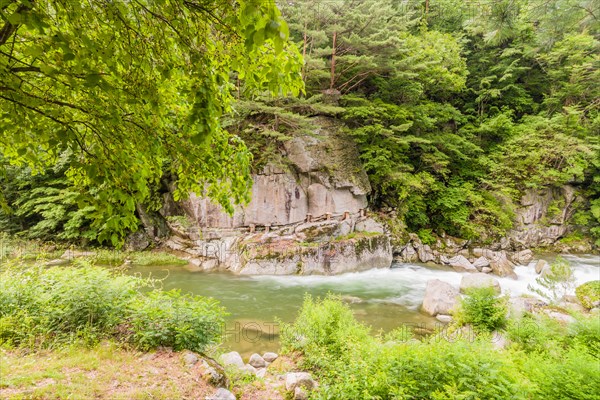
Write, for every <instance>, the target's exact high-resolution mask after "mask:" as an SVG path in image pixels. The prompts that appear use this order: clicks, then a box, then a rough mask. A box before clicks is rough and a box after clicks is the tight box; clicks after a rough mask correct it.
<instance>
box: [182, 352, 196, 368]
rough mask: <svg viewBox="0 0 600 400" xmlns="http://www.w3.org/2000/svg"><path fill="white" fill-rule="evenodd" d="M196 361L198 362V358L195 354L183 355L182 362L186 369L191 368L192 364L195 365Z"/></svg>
mask: <svg viewBox="0 0 600 400" xmlns="http://www.w3.org/2000/svg"><path fill="white" fill-rule="evenodd" d="M198 360H199V358H198V356H197V355H196V354H194V353H192V352H191V351H186V352H185V353H184V354H183V362H184V363H185V365H187V366H188V367H191V366H193V365H194V364H196V363H197V362H198Z"/></svg>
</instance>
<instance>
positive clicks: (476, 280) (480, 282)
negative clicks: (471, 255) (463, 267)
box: [460, 272, 501, 294]
mask: <svg viewBox="0 0 600 400" xmlns="http://www.w3.org/2000/svg"><path fill="white" fill-rule="evenodd" d="M484 287H491V288H494V291H495V292H496V293H497V294H500V292H501V289H500V282H498V280H497V279H495V278H493V277H491V276H489V275H487V274H483V273H480V272H478V273H476V274H469V275H464V276H463V277H462V280H461V281H460V292H461V293H466V292H467V291H468V290H469V289H472V288H484Z"/></svg>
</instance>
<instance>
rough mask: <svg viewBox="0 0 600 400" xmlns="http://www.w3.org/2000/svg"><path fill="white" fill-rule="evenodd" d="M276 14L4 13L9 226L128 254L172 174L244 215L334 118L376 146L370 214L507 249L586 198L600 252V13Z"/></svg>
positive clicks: (1, 174)
mask: <svg viewBox="0 0 600 400" xmlns="http://www.w3.org/2000/svg"><path fill="white" fill-rule="evenodd" d="M69 4H70V3H69ZM279 8H280V9H281V12H280V11H279V10H278V9H277V7H275V6H274V4H273V3H269V2H263V1H255V0H239V1H235V2H221V1H219V0H210V1H208V2H196V1H183V0H178V1H174V2H166V3H165V2H152V1H135V2H127V3H123V4H120V3H119V4H112V3H111V4H110V5H107V6H106V7H105V6H104V5H103V3H97V2H88V3H85V4H81V5H67V4H66V3H60V2H59V3H55V2H50V1H36V2H30V1H26V0H12V1H8V2H6V6H5V7H3V8H2V9H1V10H0V13H1V15H2V17H3V20H4V21H5V25H4V28H3V29H2V36H1V41H0V46H1V49H2V52H0V79H1V81H0V87H1V91H0V94H1V96H0V104H2V107H3V114H2V119H0V124H1V125H2V129H1V130H0V131H1V132H2V134H1V135H0V145H1V146H2V149H1V150H2V153H3V157H4V158H3V159H1V160H0V186H1V187H2V194H3V195H4V196H3V197H4V200H5V201H4V203H5V204H4V207H3V211H0V227H1V228H2V229H4V230H6V229H11V230H13V231H14V230H19V231H22V232H25V235H27V236H30V237H43V236H44V235H60V237H62V238H64V239H69V240H72V239H78V238H84V239H92V240H97V241H103V240H112V241H113V243H119V241H120V239H121V238H122V237H123V235H124V234H126V233H127V231H129V230H134V229H135V228H136V227H137V224H138V220H137V219H136V218H135V215H136V212H137V213H138V214H139V213H140V207H137V206H138V205H140V204H141V205H143V206H144V207H145V209H146V210H150V211H152V210H158V209H159V208H160V201H161V196H160V194H162V193H163V191H164V190H165V188H164V186H165V184H164V181H165V178H166V180H167V181H168V182H169V183H170V184H171V186H170V190H171V191H174V192H175V197H176V198H180V197H183V196H185V195H186V194H187V193H188V192H189V191H190V190H194V191H196V192H197V193H205V194H207V195H209V196H210V197H212V198H213V199H215V200H216V201H217V202H218V203H220V204H222V205H223V206H225V208H226V209H227V210H231V203H236V202H242V201H244V200H245V199H246V196H247V193H248V192H247V189H248V178H249V173H250V171H251V170H252V168H254V170H255V171H257V170H261V168H262V166H264V164H265V163H266V162H268V161H269V160H272V157H271V156H272V155H274V154H279V153H280V152H279V150H280V148H281V142H282V141H284V140H286V139H287V138H288V137H289V136H290V134H298V133H306V130H307V129H308V130H310V129H314V128H311V127H310V125H311V124H310V123H307V121H309V120H310V118H311V117H314V116H327V118H330V119H331V120H334V121H335V122H336V124H337V125H336V126H338V125H342V126H343V127H344V129H345V130H346V132H347V133H348V135H350V136H351V137H352V138H353V140H354V141H355V143H356V145H357V146H358V148H359V150H360V157H361V160H362V163H363V166H364V168H365V170H366V171H367V173H368V175H369V178H370V180H371V184H372V187H373V191H372V193H371V194H370V199H369V200H370V203H371V205H372V206H373V207H374V208H376V209H385V210H389V209H390V208H392V209H394V210H396V213H395V214H394V215H397V218H398V219H399V220H400V222H402V224H403V225H405V226H407V227H408V229H409V230H411V231H414V232H423V233H425V232H427V233H434V234H435V233H437V234H441V233H448V234H450V235H453V236H459V237H463V238H467V239H476V240H479V241H482V242H485V241H491V240H493V239H497V238H498V237H499V236H502V235H503V234H505V233H506V232H507V231H508V230H509V229H510V228H511V227H512V226H513V223H514V211H515V209H516V204H517V201H518V200H519V199H520V198H521V196H523V195H524V194H525V193H526V191H531V190H533V191H536V190H547V189H557V188H560V187H563V186H564V185H570V186H572V187H573V188H574V189H575V193H576V197H577V202H576V205H574V206H573V207H574V209H573V212H569V213H568V217H569V218H570V221H569V222H570V223H571V225H572V226H574V227H575V228H576V229H577V230H578V231H579V232H576V234H577V235H579V236H578V237H588V236H593V237H595V238H596V240H597V243H598V244H599V245H600V142H599V138H600V114H599V112H598V111H599V109H600V103H599V102H598V99H599V98H600V83H599V82H600V69H599V68H598V65H599V62H600V60H599V56H598V54H600V40H599V34H600V21H599V19H598V9H597V4H596V2H594V1H588V0H584V1H581V0H560V1H559V0H551V1H546V0H534V1H526V0H516V1H515V0H485V1H481V2H477V3H472V2H464V1H460V0H435V1H427V2H425V3H423V2H419V1H410V2H398V1H394V0H330V1H327V2H321V1H315V0H298V1H293V2H280V3H279ZM283 19H285V20H286V21H287V24H286V23H284V22H283ZM288 26H289V28H288ZM146 37H152V38H153V40H151V41H147V40H145V38H146ZM288 38H289V39H290V43H288V41H287V40H288ZM301 56H302V57H303V59H304V62H303V63H302V62H301ZM300 78H301V79H300ZM302 83H303V84H304V86H305V92H304V96H303V97H302V98H300V99H289V98H285V97H283V96H282V95H284V94H285V93H295V94H298V93H301V92H302V90H301V87H302ZM234 98H235V99H236V100H239V101H236V102H233V101H232V100H234ZM232 105H233V107H232ZM222 122H224V123H222ZM223 127H226V129H223ZM251 156H254V160H253V161H252V162H251V161H250V158H251ZM7 162H10V163H11V164H17V165H18V167H7V166H6V165H7ZM56 171H60V172H58V174H59V175H61V174H62V176H61V177H59V176H56ZM40 172H45V173H46V175H45V177H44V178H39V177H37V178H27V177H26V176H27V175H29V174H31V173H40ZM161 178H163V180H162V181H161ZM57 179H58V180H57ZM15 181H16V182H15ZM173 182H175V183H176V184H175V185H173ZM34 187H35V193H34ZM63 194H64V195H63ZM57 199H58V201H57ZM77 236H79V237H77Z"/></svg>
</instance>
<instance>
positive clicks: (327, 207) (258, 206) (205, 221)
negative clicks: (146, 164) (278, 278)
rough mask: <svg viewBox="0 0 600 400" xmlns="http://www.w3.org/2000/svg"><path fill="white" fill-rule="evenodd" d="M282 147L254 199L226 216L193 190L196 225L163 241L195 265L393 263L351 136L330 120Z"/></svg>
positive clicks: (287, 267) (257, 178) (288, 268)
mask: <svg viewBox="0 0 600 400" xmlns="http://www.w3.org/2000/svg"><path fill="white" fill-rule="evenodd" d="M313 127H314V129H313V130H312V131H311V132H306V133H303V134H298V135H294V136H292V137H290V138H288V139H287V140H285V141H282V142H281V143H280V146H279V151H278V153H276V154H273V155H272V157H271V159H269V160H268V161H267V163H266V165H265V166H264V167H262V169H261V171H259V172H257V173H256V174H254V175H253V181H254V182H253V187H252V196H251V201H250V203H249V204H247V205H244V206H238V207H236V209H235V212H234V214H233V215H228V214H226V213H225V212H224V211H223V210H222V209H221V207H220V206H218V205H215V204H214V203H212V202H211V201H210V200H208V199H206V198H203V197H200V196H197V195H195V194H192V195H191V197H190V198H189V199H188V200H186V201H184V202H182V203H181V206H182V208H183V210H184V212H185V214H186V216H187V218H188V220H189V222H190V223H191V226H187V227H183V226H176V224H172V228H173V231H174V232H176V235H174V236H173V237H171V238H170V239H169V240H167V241H166V245H167V246H168V247H170V248H171V249H173V250H179V251H184V252H186V253H188V254H189V255H191V257H192V259H191V262H192V263H193V264H195V265H196V267H197V269H198V270H213V269H224V270H228V271H231V272H233V273H237V274H274V275H281V274H339V273H343V272H348V271H357V270H364V269H370V268H382V267H389V266H390V265H391V263H392V250H391V244H390V239H389V237H388V236H387V235H385V234H384V231H383V227H382V226H381V225H380V224H378V223H376V222H375V221H373V220H372V219H370V218H368V217H367V216H366V213H367V212H366V209H367V193H369V191H370V190H371V188H370V185H369V180H368V177H367V175H366V173H365V172H364V170H363V169H362V166H361V164H360V161H359V158H358V153H357V151H356V148H355V146H354V144H353V143H352V141H351V140H350V139H349V138H348V137H347V136H346V135H345V134H344V133H342V132H340V131H339V129H338V126H337V125H336V124H335V123H333V122H332V121H331V120H329V119H325V118H314V119H313Z"/></svg>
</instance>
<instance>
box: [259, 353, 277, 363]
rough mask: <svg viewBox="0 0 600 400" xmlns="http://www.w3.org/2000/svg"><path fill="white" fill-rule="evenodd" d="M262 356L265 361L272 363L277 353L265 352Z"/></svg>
mask: <svg viewBox="0 0 600 400" xmlns="http://www.w3.org/2000/svg"><path fill="white" fill-rule="evenodd" d="M262 357H263V359H264V360H265V361H266V362H269V363H272V362H273V361H275V360H277V357H279V355H278V354H277V353H272V352H266V353H265V354H263V356H262Z"/></svg>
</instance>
